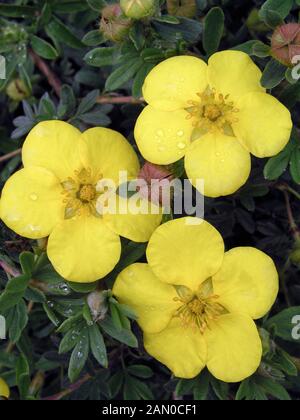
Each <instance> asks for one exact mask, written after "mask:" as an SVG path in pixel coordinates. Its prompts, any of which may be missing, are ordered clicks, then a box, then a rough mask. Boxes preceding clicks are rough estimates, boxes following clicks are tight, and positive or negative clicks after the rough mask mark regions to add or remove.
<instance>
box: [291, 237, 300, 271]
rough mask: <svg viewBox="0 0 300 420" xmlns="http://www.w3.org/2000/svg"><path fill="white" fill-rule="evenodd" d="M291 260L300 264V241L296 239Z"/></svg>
mask: <svg viewBox="0 0 300 420" xmlns="http://www.w3.org/2000/svg"><path fill="white" fill-rule="evenodd" d="M290 260H291V261H292V263H294V264H297V265H300V243H299V241H296V243H295V246H294V248H293V250H292V252H291V254H290Z"/></svg>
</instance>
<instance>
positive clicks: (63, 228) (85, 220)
mask: <svg viewBox="0 0 300 420" xmlns="http://www.w3.org/2000/svg"><path fill="white" fill-rule="evenodd" d="M47 253H48V257H49V259H50V261H51V262H52V264H53V266H54V268H55V270H56V271H57V272H58V273H59V274H60V275H61V276H62V277H64V278H65V279H67V280H70V281H73V282H78V283H90V282H93V281H96V280H98V279H100V278H103V277H104V276H106V275H107V274H108V273H109V272H110V271H112V270H113V268H114V267H115V265H116V264H117V263H118V261H119V259H120V254H121V244H120V238H119V236H118V235H116V234H115V233H114V232H112V231H111V230H110V229H109V228H108V227H106V225H105V224H104V222H103V221H102V219H101V218H96V217H94V216H82V217H78V218H77V219H70V220H64V221H63V222H62V223H60V224H59V225H57V226H56V227H55V229H54V230H53V232H52V233H51V235H50V237H49V241H48V247H47Z"/></svg>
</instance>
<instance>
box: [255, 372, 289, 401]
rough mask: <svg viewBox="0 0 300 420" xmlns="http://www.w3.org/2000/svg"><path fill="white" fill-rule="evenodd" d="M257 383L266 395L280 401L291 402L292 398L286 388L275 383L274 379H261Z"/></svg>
mask: <svg viewBox="0 0 300 420" xmlns="http://www.w3.org/2000/svg"><path fill="white" fill-rule="evenodd" d="M256 382H257V383H258V384H259V385H260V386H261V387H262V389H263V390H264V392H265V393H266V394H268V395H271V396H272V397H275V398H277V399H278V400H280V401H290V400H291V397H290V395H289V394H288V392H287V391H286V390H285V388H284V387H283V386H282V385H281V384H279V383H278V382H275V381H274V379H270V378H263V377H259V378H257V379H256Z"/></svg>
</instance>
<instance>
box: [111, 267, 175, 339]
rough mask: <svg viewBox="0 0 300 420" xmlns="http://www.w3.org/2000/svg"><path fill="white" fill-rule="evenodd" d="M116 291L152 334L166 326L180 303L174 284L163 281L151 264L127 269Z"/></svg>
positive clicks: (120, 300) (116, 286)
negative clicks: (177, 299)
mask: <svg viewBox="0 0 300 420" xmlns="http://www.w3.org/2000/svg"><path fill="white" fill-rule="evenodd" d="M113 293H114V295H115V296H116V297H117V298H118V300H119V302H120V303H123V304H125V305H129V306H130V307H131V308H132V309H133V310H134V312H135V313H136V315H137V317H138V323H139V325H140V327H141V328H142V329H143V331H145V332H148V333H156V332H159V331H161V330H163V329H164V328H166V326H167V325H168V324H169V322H170V320H171V317H172V315H173V314H174V312H175V311H176V309H177V308H178V307H179V306H180V304H178V303H176V302H175V301H174V297H175V296H176V291H175V289H174V287H173V286H170V285H168V284H165V283H162V282H161V281H159V279H158V278H157V277H156V276H155V274H154V273H153V271H152V270H151V268H150V266H149V265H148V264H133V265H130V266H129V267H127V268H126V269H125V270H123V271H122V273H121V274H119V276H118V278H117V280H116V282H115V284H114V287H113Z"/></svg>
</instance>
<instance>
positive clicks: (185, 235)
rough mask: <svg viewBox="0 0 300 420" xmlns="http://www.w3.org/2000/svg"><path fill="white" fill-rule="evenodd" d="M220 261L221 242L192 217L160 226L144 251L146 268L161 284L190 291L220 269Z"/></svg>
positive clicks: (208, 226) (206, 224) (210, 227)
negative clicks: (179, 286)
mask: <svg viewBox="0 0 300 420" xmlns="http://www.w3.org/2000/svg"><path fill="white" fill-rule="evenodd" d="M197 220H198V222H199V223H198V224H195V223H196V221H197ZM223 257H224V242H223V239H222V237H221V235H220V234H219V232H218V231H217V230H216V229H215V228H214V227H213V226H212V225H210V224H209V223H207V222H206V221H204V220H201V219H196V218H193V217H183V218H181V219H176V220H172V221H170V222H167V223H165V224H163V225H161V226H160V227H159V228H158V229H156V231H155V232H154V234H153V235H152V237H151V239H150V241H149V245H148V248H147V259H148V262H149V265H150V267H151V268H152V270H153V271H154V273H155V274H156V276H157V277H158V278H159V279H160V280H161V281H164V282H166V283H170V284H176V285H184V286H187V287H189V288H190V289H193V290H197V289H198V286H199V285H200V284H201V283H202V282H203V281H205V280H207V279H208V278H209V277H211V276H213V275H214V274H215V273H216V272H217V271H218V270H219V269H220V267H221V264H222V261H223Z"/></svg>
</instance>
